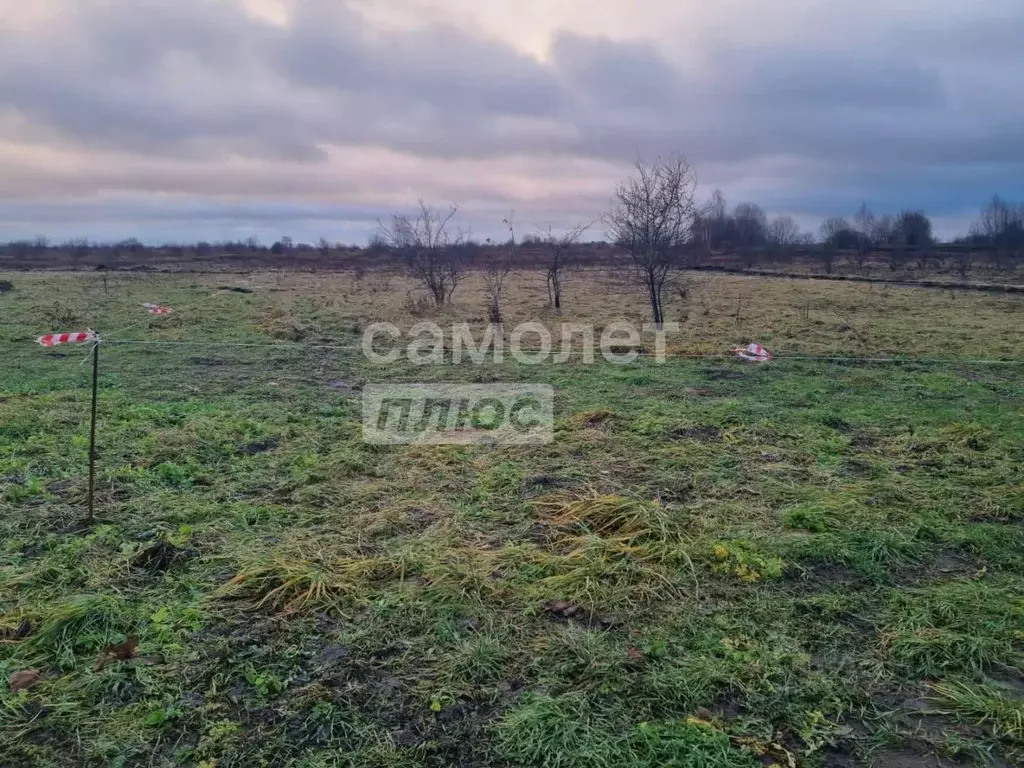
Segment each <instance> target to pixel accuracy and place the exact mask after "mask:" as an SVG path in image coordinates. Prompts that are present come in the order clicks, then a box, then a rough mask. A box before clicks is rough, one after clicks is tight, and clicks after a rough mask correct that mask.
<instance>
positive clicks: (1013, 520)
mask: <svg viewBox="0 0 1024 768" xmlns="http://www.w3.org/2000/svg"><path fill="white" fill-rule="evenodd" d="M967 519H968V520H970V521H971V522H972V523H993V524H995V525H1024V515H986V514H978V515H971V516H970V517H969V518H967Z"/></svg>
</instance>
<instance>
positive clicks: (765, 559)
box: [0, 270, 1024, 768]
mask: <svg viewBox="0 0 1024 768" xmlns="http://www.w3.org/2000/svg"><path fill="white" fill-rule="evenodd" d="M0 279H9V280H10V281H11V282H12V283H13V284H14V289H13V290H12V291H10V292H9V293H5V294H3V295H0V351H2V353H3V362H2V364H0V366H2V367H0V675H2V677H3V679H4V680H5V681H6V680H7V679H8V678H9V677H10V676H11V675H14V674H16V673H18V672H23V671H25V670H37V671H38V673H39V674H38V677H37V678H36V677H31V680H32V682H33V683H34V684H32V685H31V686H30V687H27V688H26V689H25V690H21V691H17V692H14V691H12V690H10V686H8V685H3V686H2V687H0V764H2V765H4V766H7V765H11V766H65V765H70V764H75V765H97V766H108V765H109V766H135V765H139V766H174V765H203V766H206V767H207V768H212V767H213V766H217V768H225V767H226V766H240V767H244V768H248V767H249V766H259V765H271V766H277V765H291V766H303V767H304V768H314V767H315V768H321V767H326V766H380V767H382V768H383V767H384V766H387V767H393V768H398V767H402V768H405V767H409V768H411V767H412V766H450V765H455V766H502V765H507V766H551V767H553V768H554V767H557V768H584V767H586V768H590V767H591V766H597V767H601V766H607V767H608V768H619V767H620V766H625V767H627V768H655V766H687V767H688V766H698V767H702V768H726V767H728V768H733V767H740V766H745V767H749V768H753V767H756V766H759V765H766V764H776V765H783V766H785V765H793V766H797V765H799V766H830V767H831V768H839V767H840V766H860V765H864V766H867V765H878V766H897V767H902V768H911V767H915V768H918V767H919V768H923V767H924V766H936V765H940V766H952V765H960V764H963V765H988V764H996V765H1000V766H1007V765H1020V764H1024V480H1022V477H1024V472H1022V470H1024V408H1022V406H1024V364H1021V363H1020V362H1019V361H1021V360H1024V336H1022V334H1021V332H1020V331H1021V325H1022V323H1021V318H1022V311H1024V296H1021V295H1019V294H985V293H970V292H963V293H961V292H955V291H954V292H951V291H947V290H927V289H915V288H880V287H878V286H872V285H865V284H844V283H817V282H810V281H787V280H774V279H756V278H749V277H736V276H721V275H714V276H708V275H692V276H691V277H690V278H689V279H688V283H687V287H686V297H685V300H683V299H682V298H680V297H675V302H674V303H673V304H672V305H671V306H670V307H669V312H668V315H669V318H668V319H670V320H674V321H679V322H681V327H682V330H681V331H680V333H678V334H670V336H669V342H668V348H669V351H670V353H673V354H675V355H678V357H671V358H670V359H669V360H667V361H666V362H665V363H664V364H663V365H658V364H656V363H655V362H654V361H652V360H650V359H645V358H641V359H640V360H638V361H636V362H635V363H633V364H631V365H628V366H616V365H612V364H609V363H607V362H602V361H601V360H600V357H599V358H598V362H597V363H595V364H593V365H584V364H581V363H579V362H575V361H574V362H569V363H565V364H560V365H559V364H553V363H551V364H546V365H541V366H530V367H528V366H522V365H519V364H517V363H515V362H514V361H511V360H506V361H505V362H503V363H501V364H492V365H485V366H477V365H470V364H464V365H460V366H452V365H444V366H439V365H432V366H412V365H411V364H408V363H405V362H400V363H398V364H395V365H393V366H383V365H372V364H370V363H369V362H368V361H366V360H365V359H364V358H363V356H362V354H361V352H360V351H359V349H358V347H359V343H360V338H361V332H362V329H364V328H365V327H366V326H367V325H368V324H369V323H372V322H375V321H390V322H395V323H397V324H399V325H400V326H401V327H402V328H404V329H408V328H409V327H411V326H412V325H413V324H414V323H416V322H418V321H421V320H431V321H435V322H439V323H443V324H446V323H451V322H463V321H465V322H469V323H470V324H471V325H473V326H475V327H480V328H482V326H483V324H484V322H485V321H484V317H485V316H486V305H485V300H484V298H483V295H482V288H481V278H480V277H479V276H477V275H471V276H470V277H469V278H467V281H466V282H465V284H463V285H461V286H460V287H459V289H458V290H457V292H456V294H455V303H454V305H453V306H451V307H448V308H445V309H444V310H443V311H440V310H437V309H435V308H433V307H432V306H430V305H429V304H428V303H425V302H423V301H421V300H420V296H419V294H418V292H417V291H416V290H415V285H414V284H412V283H410V282H408V280H407V279H406V278H404V277H402V276H399V275H388V274H383V273H375V272H367V273H366V274H365V275H362V276H361V277H359V278H358V279H357V278H356V277H355V276H354V275H352V274H348V273H338V274H329V275H310V274H304V275H297V274H290V273H271V272H264V273H254V274H251V275H249V276H247V277H244V278H243V277H239V276H233V275H232V276H229V275H219V276H216V275H202V276H199V275H141V274H131V273H109V274H106V275H105V276H104V275H101V274H99V273H95V272H88V273H85V272H83V273H46V274H41V273H40V274H34V273H13V274H0ZM509 283H510V287H509V293H508V296H507V298H506V302H505V314H506V323H507V324H508V325H513V324H515V323H518V322H524V321H527V320H538V319H539V320H540V321H542V322H545V323H548V324H550V325H552V327H555V326H556V325H557V324H558V323H560V322H563V321H564V322H573V323H593V324H594V325H596V326H597V327H598V328H599V329H600V327H602V326H603V325H605V324H606V323H609V322H612V321H614V320H619V319H625V320H629V321H634V322H641V321H643V320H645V319H646V303H645V301H644V299H643V297H642V296H640V295H638V294H636V293H635V292H633V291H632V290H631V289H630V288H629V287H628V286H624V285H622V284H621V283H620V282H619V281H618V280H617V279H615V278H614V277H612V276H609V275H607V274H605V273H603V272H600V271H597V270H589V271H585V272H578V273H574V274H572V275H571V276H570V281H569V285H568V293H567V296H566V300H565V307H566V314H565V316H564V317H561V318H560V317H556V316H554V315H552V314H550V313H549V312H547V311H546V310H545V309H544V304H545V301H546V293H545V286H544V279H543V274H542V273H536V272H523V273H514V274H513V275H512V276H511V277H510V278H509ZM225 285H234V286H244V287H247V288H248V289H251V290H252V291H253V293H251V294H241V293H234V292H218V291H216V290H215V289H216V288H217V287H218V286H225ZM143 301H156V302H160V303H166V304H170V305H171V306H173V307H175V309H176V310H177V311H176V313H175V314H173V315H170V316H167V317H159V318H150V317H149V316H147V315H145V314H144V313H143V312H142V310H141V308H140V307H139V303H140V302H143ZM85 327H92V328H94V329H97V330H100V331H101V332H104V333H111V332H114V331H118V330H121V329H125V330H124V331H123V332H122V333H116V334H114V336H113V337H112V339H111V340H112V341H114V340H122V341H125V340H133V339H134V340H144V341H149V342H155V341H162V342H180V343H179V344H160V345H155V344H151V345H132V344H114V343H109V344H104V345H102V347H101V358H100V359H101V377H100V440H99V447H100V464H99V466H100V476H99V486H98V487H99V491H98V497H97V504H98V506H97V517H98V520H97V522H96V524H95V525H94V526H92V527H91V528H88V529H85V528H83V527H82V526H81V525H79V524H78V521H79V520H80V518H81V516H82V514H83V502H82V499H83V488H84V482H85V481H84V478H85V465H86V445H87V442H86V440H87V419H88V412H87V411H88V403H89V390H88V387H89V367H88V365H82V364H80V363H81V361H82V360H83V359H84V357H85V354H86V351H85V350H84V349H83V348H75V347H58V348H56V349H54V350H52V351H47V350H45V349H43V348H41V347H39V346H38V345H35V344H34V343H33V341H32V340H33V339H34V338H35V337H36V336H37V335H39V334H40V333H43V332H48V331H57V330H60V331H71V330H80V329H84V328H85ZM555 336H556V338H557V336H558V334H557V332H556V333H555ZM749 341H760V342H762V343H764V344H765V345H767V346H768V347H769V348H771V350H772V351H773V352H774V353H776V355H777V356H778V359H777V360H776V361H774V362H773V363H771V364H770V365H766V366H752V365H749V364H745V363H742V362H740V361H736V360H732V359H728V358H723V357H708V358H701V357H687V356H688V355H694V354H720V353H722V352H724V351H726V350H728V349H729V348H730V347H732V346H735V345H737V344H745V343H746V342H749ZM223 342H232V343H234V344H235V345H236V346H226V345H224V344H223ZM242 344H252V345H259V346H240V345H242ZM271 344H274V345H278V346H276V347H274V348H271V347H268V346H263V345H271ZM317 345H323V346H317ZM328 345H329V346H328ZM891 355H896V356H901V357H903V356H906V357H908V358H918V360H913V359H909V360H907V361H904V362H899V363H882V364H878V363H851V362H844V363H839V362H835V361H830V360H814V359H786V358H787V357H789V356H811V357H814V356H825V357H827V356H842V357H851V356H852V357H858V356H863V357H880V356H891ZM968 359H970V360H973V361H974V362H967V360H968ZM998 361H1004V363H1003V364H999V362H998ZM1006 361H1018V362H1016V363H1014V362H1010V363H1007V362H1006ZM379 381H407V382H416V381H420V382H433V381H458V382H492V381H508V382H536V383H542V384H551V385H553V386H554V387H555V391H556V424H555V440H554V442H553V443H551V444H550V445H541V446H518V447H515V446H506V447H485V446H458V447H455V446H442V447H433V446H396V447H379V446H371V445H368V444H366V443H364V442H363V440H362V438H361V432H360V420H361V410H360V399H359V390H360V389H361V387H362V386H363V385H365V384H367V383H371V382H379ZM131 638H137V646H136V645H135V644H134V641H133V640H131ZM21 680H23V681H27V680H28V678H26V677H22V678H21ZM14 687H21V686H20V685H16V686H14Z"/></svg>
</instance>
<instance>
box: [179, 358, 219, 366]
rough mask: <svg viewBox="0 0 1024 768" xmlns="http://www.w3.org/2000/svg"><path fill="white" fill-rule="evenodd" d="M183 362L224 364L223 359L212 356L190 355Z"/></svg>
mask: <svg viewBox="0 0 1024 768" xmlns="http://www.w3.org/2000/svg"><path fill="white" fill-rule="evenodd" d="M185 362H187V363H189V364H190V365H205V366H214V365H225V362H224V361H223V360H217V359H215V358H212V357H190V358H188V359H187V360H186V361H185Z"/></svg>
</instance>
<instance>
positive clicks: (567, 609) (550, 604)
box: [543, 600, 621, 630]
mask: <svg viewBox="0 0 1024 768" xmlns="http://www.w3.org/2000/svg"><path fill="white" fill-rule="evenodd" d="M543 608H544V612H545V613H546V614H548V616H550V617H551V618H552V619H555V620H556V621H562V622H566V623H568V622H573V621H575V622H579V623H580V624H583V625H584V626H586V627H588V628H590V629H602V630H606V629H611V628H613V627H617V626H619V625H620V624H621V622H620V621H619V620H618V619H616V618H615V617H612V616H598V615H597V614H596V613H591V612H590V611H587V610H586V609H584V608H582V607H580V606H578V605H574V604H573V603H569V602H566V601H565V600H548V601H547V602H546V603H544V606H543Z"/></svg>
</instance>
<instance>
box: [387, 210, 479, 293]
mask: <svg viewBox="0 0 1024 768" xmlns="http://www.w3.org/2000/svg"><path fill="white" fill-rule="evenodd" d="M419 207H420V209H419V212H418V213H417V214H416V215H415V217H410V216H407V215H405V214H399V213H396V214H394V215H393V216H392V217H391V224H390V225H386V224H384V223H383V222H382V221H380V220H378V221H377V226H378V229H379V232H378V235H379V240H380V242H383V243H385V244H387V245H388V246H389V247H391V248H394V249H395V250H397V251H398V252H399V254H400V255H401V256H402V257H403V258H404V259H405V263H406V267H407V268H408V270H409V272H410V273H411V274H412V276H413V277H415V278H416V279H418V280H419V281H421V282H422V283H423V284H424V285H425V286H426V288H427V290H428V291H430V295H431V296H433V298H434V303H435V304H437V306H439V307H440V306H443V305H444V304H447V303H448V302H449V301H451V298H452V293H453V292H454V291H455V287H456V286H457V285H458V283H459V280H460V279H461V278H462V275H463V273H464V272H465V264H464V262H463V260H462V259H461V258H460V255H459V251H460V249H459V248H458V246H459V245H460V244H461V243H462V241H463V240H464V239H465V233H463V232H462V231H461V230H457V231H456V232H455V233H454V234H453V233H451V232H449V227H450V225H451V221H452V219H453V218H454V216H455V214H456V213H457V212H458V210H459V209H458V206H456V205H450V206H449V207H448V210H447V211H444V210H442V209H440V208H432V207H430V206H428V205H427V204H426V203H424V202H423V201H422V200H420V201H419Z"/></svg>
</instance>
